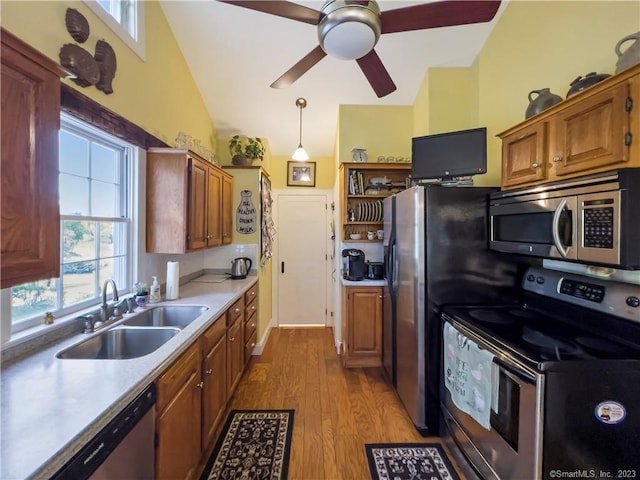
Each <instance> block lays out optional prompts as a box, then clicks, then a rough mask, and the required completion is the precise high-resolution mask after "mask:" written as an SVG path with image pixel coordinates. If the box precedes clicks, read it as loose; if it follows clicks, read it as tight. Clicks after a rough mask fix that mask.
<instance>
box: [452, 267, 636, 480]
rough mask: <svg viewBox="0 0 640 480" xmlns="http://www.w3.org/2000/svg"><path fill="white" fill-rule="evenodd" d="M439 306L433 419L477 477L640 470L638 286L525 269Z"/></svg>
mask: <svg viewBox="0 0 640 480" xmlns="http://www.w3.org/2000/svg"><path fill="white" fill-rule="evenodd" d="M523 288H524V293H523V298H522V299H521V301H520V302H518V303H517V304H513V305H498V306H495V305H478V306H470V305H467V306H449V307H445V308H444V309H443V314H442V318H443V331H442V340H443V348H442V352H443V362H442V365H443V372H442V373H443V375H442V381H441V402H442V407H443V421H444V424H445V425H446V427H447V428H446V429H447V432H448V435H449V436H450V438H452V439H453V440H455V442H456V444H457V445H458V447H460V449H461V450H462V452H463V453H464V456H465V457H466V459H467V460H468V461H469V462H470V463H471V465H472V466H473V467H474V468H475V470H476V471H477V472H479V473H480V475H481V476H482V477H483V478H485V479H501V480H507V479H513V480H521V479H552V478H629V477H631V478H633V477H636V478H637V477H640V453H639V452H640V286H638V285H632V284H623V283H615V282H610V281H602V280H599V279H593V278H587V277H582V276H578V275H573V274H567V273H562V272H557V271H552V270H547V269H542V268H530V269H529V270H528V271H527V272H526V273H525V275H524V278H523Z"/></svg>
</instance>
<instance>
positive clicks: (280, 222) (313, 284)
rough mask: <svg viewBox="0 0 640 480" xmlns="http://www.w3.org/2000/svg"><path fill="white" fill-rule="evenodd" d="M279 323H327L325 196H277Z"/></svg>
mask: <svg viewBox="0 0 640 480" xmlns="http://www.w3.org/2000/svg"><path fill="white" fill-rule="evenodd" d="M276 198H277V202H278V207H277V211H278V218H277V224H276V225H277V230H278V255H277V261H278V264H277V265H274V266H273V268H274V269H276V268H277V269H278V270H277V271H278V297H277V298H278V307H277V311H278V324H279V325H280V326H310V325H326V322H327V264H328V263H327V238H328V235H329V233H328V231H327V228H328V227H327V196H326V195H278V196H277V197H276Z"/></svg>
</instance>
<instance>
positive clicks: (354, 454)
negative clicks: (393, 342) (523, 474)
mask: <svg viewBox="0 0 640 480" xmlns="http://www.w3.org/2000/svg"><path fill="white" fill-rule="evenodd" d="M229 409H230V410H231V409H295V420H294V429H293V442H292V449H291V458H290V462H289V479H290V480H360V479H362V480H365V479H370V478H371V475H370V473H369V467H368V464H367V458H366V453H365V449H364V444H365V443H384V442H423V443H426V442H438V443H441V442H440V439H439V438H435V437H426V438H425V437H422V436H421V435H420V434H419V433H418V432H417V431H416V430H415V428H414V426H413V424H412V423H411V420H410V419H409V417H408V415H407V413H406V411H405V410H404V408H403V406H402V405H401V403H400V400H399V399H398V397H397V395H396V393H395V391H394V390H393V389H392V388H391V387H390V386H389V384H388V383H387V382H386V380H385V378H384V373H383V371H382V369H381V368H367V369H363V368H353V369H345V368H343V367H342V363H341V360H340V357H339V356H338V355H337V354H336V349H335V347H334V343H333V331H332V329H331V328H307V329H273V330H272V332H271V335H270V337H269V341H268V342H267V345H266V347H265V349H264V351H263V354H262V355H261V356H256V357H253V359H252V360H251V364H250V365H249V368H248V369H247V371H246V372H245V374H244V377H243V379H242V380H241V382H240V385H239V387H238V389H237V390H236V394H235V395H234V397H233V398H232V400H231V402H230V405H229ZM445 449H446V447H445ZM449 457H450V458H451V456H449ZM452 463H454V465H455V461H454V460H453V459H452ZM456 469H457V466H456ZM458 473H459V475H460V477H461V478H462V479H464V476H463V475H462V473H461V472H460V471H459V470H458Z"/></svg>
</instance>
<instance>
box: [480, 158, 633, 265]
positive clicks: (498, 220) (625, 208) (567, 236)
mask: <svg viewBox="0 0 640 480" xmlns="http://www.w3.org/2000/svg"><path fill="white" fill-rule="evenodd" d="M638 205H640V169H639V168H635V169H634V168H628V169H622V170H618V171H614V172H607V173H604V174H599V175H590V176H588V177H582V178H579V179H573V180H570V181H563V182H556V183H551V184H548V185H542V186H537V187H531V188H524V189H519V190H513V191H503V192H495V193H493V194H492V195H491V198H490V214H491V228H490V230H491V232H490V233H491V240H490V248H491V249H493V250H497V251H500V252H509V253H518V254H522V255H531V256H536V257H542V258H554V259H556V260H568V261H574V262H581V263H589V264H598V265H607V266H613V267H615V268H622V269H631V270H636V269H640V222H638V220H637V218H638V217H637V208H638V207H637V206H638Z"/></svg>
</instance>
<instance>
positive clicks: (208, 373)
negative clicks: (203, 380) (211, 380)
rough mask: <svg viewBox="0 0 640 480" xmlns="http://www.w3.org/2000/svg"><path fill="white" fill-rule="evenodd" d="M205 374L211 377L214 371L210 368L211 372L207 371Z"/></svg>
mask: <svg viewBox="0 0 640 480" xmlns="http://www.w3.org/2000/svg"><path fill="white" fill-rule="evenodd" d="M204 373H206V374H207V375H211V374H212V373H213V369H211V368H210V369H209V370H207V371H205V372H204Z"/></svg>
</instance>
